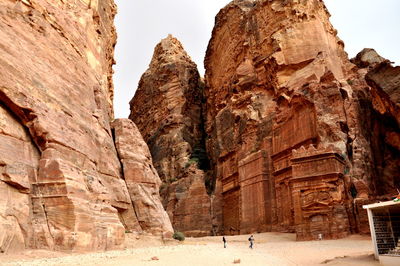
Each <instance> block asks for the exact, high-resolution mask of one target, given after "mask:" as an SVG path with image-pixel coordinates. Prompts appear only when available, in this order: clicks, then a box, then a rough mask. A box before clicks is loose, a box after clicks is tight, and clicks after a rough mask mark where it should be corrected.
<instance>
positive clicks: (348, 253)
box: [0, 233, 379, 266]
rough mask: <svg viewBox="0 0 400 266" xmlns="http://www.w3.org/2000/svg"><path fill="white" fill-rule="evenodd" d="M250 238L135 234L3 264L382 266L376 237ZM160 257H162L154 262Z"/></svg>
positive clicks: (1, 260) (7, 258) (3, 259)
mask: <svg viewBox="0 0 400 266" xmlns="http://www.w3.org/2000/svg"><path fill="white" fill-rule="evenodd" d="M248 237H249V236H247V235H245V236H228V237H226V238H227V240H228V247H227V248H226V249H224V248H223V243H222V237H203V238H187V239H186V240H185V241H184V242H181V243H176V242H169V243H167V244H163V243H161V242H160V241H159V240H157V239H155V238H151V237H146V238H142V239H140V240H137V239H136V238H134V237H131V238H130V239H129V240H128V242H127V245H128V247H129V248H127V249H126V250H117V251H108V252H101V253H88V254H73V255H68V254H65V253H61V252H49V251H41V250H40V251H37V250H35V251H25V252H24V253H22V254H17V255H1V256H0V265H41V266H50V265H118V266H123V265H159V266H161V265H162V266H169V265H171V266H172V265H174V266H176V265H185V266H186V265H189V266H197V265H199V266H200V265H201V266H203V265H233V261H234V260H236V259H240V265H263V266H267V265H282V266H284V265H349V266H352V265H354V266H355V265H360V266H361V265H363V266H364V265H379V263H377V262H375V261H374V260H373V256H372V252H373V251H372V244H371V240H370V239H369V238H367V237H361V236H351V237H349V238H346V239H341V240H327V241H325V240H323V241H308V242H296V241H295V236H294V234H282V233H263V234H256V235H254V238H255V240H256V241H255V247H254V249H253V250H251V249H249V247H248V241H247V238H248ZM153 257H156V258H157V259H158V260H152V258H153Z"/></svg>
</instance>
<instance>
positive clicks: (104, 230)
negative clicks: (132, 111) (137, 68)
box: [0, 0, 152, 252]
mask: <svg viewBox="0 0 400 266" xmlns="http://www.w3.org/2000/svg"><path fill="white" fill-rule="evenodd" d="M115 11H116V7H115V5H114V3H113V1H112V0H104V1H87V0H78V1H76V0H66V1H48V0H24V1H1V2H0V25H1V27H0V73H1V76H0V104H1V105H0V138H1V141H0V152H1V153H0V190H1V194H2V195H3V196H2V199H1V201H0V250H1V251H3V252H7V251H12V250H18V249H21V248H23V247H26V248H44V249H57V250H105V249H114V248H121V247H123V244H124V234H125V230H139V229H138V228H139V227H138V222H137V219H136V216H135V213H134V211H133V207H132V201H131V197H130V193H129V192H128V188H127V185H126V183H125V181H124V179H123V175H122V169H121V162H120V161H119V159H118V156H117V152H116V149H115V146H114V141H113V137H112V132H111V128H110V121H111V120H112V119H113V111H112V98H113V97H112V95H113V85H112V64H113V61H114V59H113V51H114V45H115V41H116V34H115V29H114V26H113V18H114V15H115ZM149 226H150V227H151V226H152V225H149ZM143 229H145V230H146V229H148V228H143ZM151 229H152V228H151Z"/></svg>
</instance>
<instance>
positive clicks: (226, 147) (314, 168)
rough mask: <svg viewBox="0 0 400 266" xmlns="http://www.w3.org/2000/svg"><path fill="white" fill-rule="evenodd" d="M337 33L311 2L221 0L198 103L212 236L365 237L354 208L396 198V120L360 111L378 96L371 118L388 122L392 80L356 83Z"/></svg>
mask: <svg viewBox="0 0 400 266" xmlns="http://www.w3.org/2000/svg"><path fill="white" fill-rule="evenodd" d="M336 34H337V32H336V30H335V29H334V28H333V27H332V25H331V24H330V22H329V13H328V11H327V10H326V8H325V6H324V4H323V2H322V1H317V0H303V1H294V0H293V1H292V0H289V1H267V0H259V1H249V0H242V1H232V2H231V3H230V4H228V5H227V6H226V7H225V8H223V9H222V10H221V11H220V12H219V14H218V15H217V17H216V24H215V27H214V30H213V34H212V38H211V41H210V43H209V46H208V50H207V54H206V58H205V67H206V77H205V97H206V101H207V102H206V114H207V115H206V133H207V135H208V138H207V152H208V154H209V156H210V158H211V159H212V168H213V169H214V173H215V179H216V180H215V181H216V188H215V195H216V197H217V199H218V200H217V202H220V203H221V204H220V205H219V206H215V208H214V209H215V210H216V212H218V213H220V215H219V216H218V217H220V220H219V224H220V225H221V228H220V230H221V232H224V233H225V234H228V233H230V234H237V233H247V232H253V231H267V230H278V231H289V232H292V231H296V232H297V237H298V239H316V238H317V236H318V234H323V236H324V238H337V237H342V236H345V235H347V234H349V233H351V232H365V231H367V230H368V229H367V228H366V227H365V224H366V223H365V222H366V220H365V218H366V217H365V215H364V211H362V209H361V205H362V204H364V203H366V202H369V201H371V200H374V199H375V198H376V197H383V198H384V197H386V196H388V195H390V194H391V193H394V192H395V190H394V188H395V186H398V183H399V181H400V178H399V176H398V173H399V169H398V167H399V163H398V154H399V153H398V151H393V150H392V151H390V149H392V148H393V146H396V140H397V139H398V135H396V134H398V132H399V127H398V124H396V123H393V121H392V120H390V118H387V119H386V120H382V119H373V121H374V123H373V124H370V122H369V121H368V119H369V117H368V116H365V111H366V110H369V113H372V112H375V113H376V111H374V110H376V108H377V107H376V105H377V103H376V101H378V98H377V96H376V94H378V91H380V92H383V91H385V92H386V93H387V94H388V95H387V96H388V97H385V100H386V101H385V102H384V103H382V104H381V105H383V106H384V107H382V108H384V109H383V110H381V114H383V113H385V112H389V113H390V114H391V115H392V116H394V115H395V114H396V112H394V111H393V110H395V109H393V108H395V106H392V105H393V103H396V99H397V94H398V90H397V89H396V84H397V85H398V75H397V74H396V70H395V69H387V68H386V71H385V72H381V70H380V69H379V67H377V68H374V70H371V71H370V72H369V74H368V75H367V78H366V79H365V75H366V72H365V70H359V69H358V68H357V67H356V66H355V65H353V64H352V63H351V62H350V61H349V60H348V58H347V54H346V53H345V52H344V49H343V47H344V44H343V42H342V41H341V40H340V39H339V38H338V37H337V35H336ZM381 64H387V62H386V63H382V62H381ZM363 71H364V72H363ZM374 71H377V73H375V72H374ZM389 76H390V77H393V78H392V80H393V81H388V79H387V78H388V77H389ZM396 77H397V81H396ZM366 80H367V81H368V84H369V85H370V86H372V88H373V90H371V88H370V87H369V86H368V84H367V81H366ZM375 87H379V88H380V89H377V88H375ZM397 87H398V86H397ZM379 99H380V98H379ZM372 104H373V105H374V107H373V108H372ZM390 108H392V109H390ZM382 112H383V113H382ZM376 118H378V117H376ZM383 125H385V126H383ZM387 126H389V128H390V131H389V132H393V133H384V132H388V131H387V130H386V128H387ZM371 128H374V131H375V132H378V131H379V132H380V133H379V134H377V135H376V134H371ZM385 134H386V135H385ZM378 135H379V136H380V137H379V136H378ZM383 139H384V142H385V143H387V144H388V145H385V146H384V148H382V146H381V144H382V141H383ZM389 146H390V147H389ZM383 158H386V159H389V160H388V161H385V162H384V159H383ZM396 171H397V173H396ZM382 182H383V183H385V185H383V186H381V187H378V186H379V185H378V184H381V183H382ZM218 210H219V211H218Z"/></svg>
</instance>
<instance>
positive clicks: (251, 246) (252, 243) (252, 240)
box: [249, 235, 254, 249]
mask: <svg viewBox="0 0 400 266" xmlns="http://www.w3.org/2000/svg"><path fill="white" fill-rule="evenodd" d="M249 242H250V246H249V248H251V249H253V245H254V237H253V235H251V236H250V237H249Z"/></svg>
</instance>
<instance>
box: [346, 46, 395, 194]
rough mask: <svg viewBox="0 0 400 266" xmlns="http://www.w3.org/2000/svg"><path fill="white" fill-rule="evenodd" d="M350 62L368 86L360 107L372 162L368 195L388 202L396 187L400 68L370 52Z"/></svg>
mask: <svg viewBox="0 0 400 266" xmlns="http://www.w3.org/2000/svg"><path fill="white" fill-rule="evenodd" d="M352 61H353V62H354V63H356V64H357V66H358V67H359V70H358V73H359V75H360V77H361V78H365V80H366V82H367V83H368V85H369V94H367V95H366V96H364V97H363V98H362V104H361V106H362V112H363V114H364V115H363V120H362V124H363V130H364V132H366V134H367V138H368V141H369V143H370V146H371V151H372V156H373V162H374V164H373V168H372V171H373V173H374V179H373V187H372V193H373V194H375V195H376V196H384V195H388V197H389V198H390V195H392V194H396V191H397V189H398V188H399V186H400V174H399V173H400V102H399V99H400V98H399V95H400V67H393V66H392V65H391V62H390V61H389V60H386V59H384V58H382V57H380V56H379V55H378V54H377V53H376V52H375V51H374V50H373V49H364V50H363V51H361V52H360V53H359V54H358V55H357V57H356V58H355V59H352Z"/></svg>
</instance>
